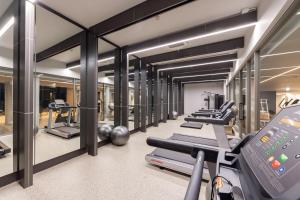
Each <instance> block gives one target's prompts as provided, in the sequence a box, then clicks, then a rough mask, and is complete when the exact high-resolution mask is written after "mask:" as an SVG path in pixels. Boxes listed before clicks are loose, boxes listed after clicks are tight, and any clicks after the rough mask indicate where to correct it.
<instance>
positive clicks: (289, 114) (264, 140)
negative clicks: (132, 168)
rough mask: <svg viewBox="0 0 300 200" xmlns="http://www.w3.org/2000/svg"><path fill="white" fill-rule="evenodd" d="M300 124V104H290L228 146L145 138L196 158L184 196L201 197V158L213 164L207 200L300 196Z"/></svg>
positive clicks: (277, 199) (188, 199)
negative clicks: (237, 141) (255, 131)
mask: <svg viewBox="0 0 300 200" xmlns="http://www.w3.org/2000/svg"><path fill="white" fill-rule="evenodd" d="M299 129H300V105H293V106H289V107H287V108H284V109H282V110H281V111H280V113H278V114H277V115H276V116H275V117H274V119H273V120H272V121H270V122H269V123H268V124H267V125H266V126H265V127H264V128H263V129H261V130H260V131H259V132H258V133H257V134H256V135H248V136H247V137H246V138H244V139H243V140H242V141H241V142H240V143H239V144H238V145H237V146H236V147H235V148H234V149H233V150H231V151H228V150H226V149H220V148H215V147H208V146H204V145H199V144H191V143H187V142H179V141H172V140H162V139H156V138H148V139H147V143H148V144H149V145H151V146H154V147H158V148H163V149H168V150H172V151H178V152H180V153H184V154H187V155H190V156H191V157H193V158H195V159H196V162H195V165H194V169H193V173H192V176H191V179H190V183H189V186H188V189H187V192H186V194H185V198H184V199H185V200H197V199H198V198H199V194H200V188H201V177H202V173H203V168H204V161H210V162H214V163H215V164H216V168H215V174H212V175H211V176H212V177H213V179H212V181H211V183H210V184H208V185H207V188H206V199H213V200H227V199H230V200H254V199H255V200H256V199H257V200H272V199H274V200H296V199H300V192H299V191H300V131H299Z"/></svg>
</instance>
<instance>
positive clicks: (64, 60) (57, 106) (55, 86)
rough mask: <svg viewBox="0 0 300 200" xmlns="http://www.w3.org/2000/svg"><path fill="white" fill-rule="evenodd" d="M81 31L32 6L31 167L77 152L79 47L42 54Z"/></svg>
mask: <svg viewBox="0 0 300 200" xmlns="http://www.w3.org/2000/svg"><path fill="white" fill-rule="evenodd" d="M81 31H82V30H81V29H80V28H78V27H77V26H75V25H73V24H71V23H70V22H68V21H66V20H64V19H62V18H60V17H59V16H57V15H54V14H53V13H50V12H49V11H47V10H45V9H44V8H41V7H39V6H38V5H37V6H36V43H35V50H36V63H35V70H34V71H35V73H34V113H35V115H34V128H35V129H34V130H35V135H34V164H38V163H41V162H44V161H47V160H50V159H53V158H56V157H58V156H61V155H64V154H66V153H69V152H72V151H74V150H77V149H80V46H76V47H74V48H71V49H69V50H67V51H64V52H61V53H59V54H56V55H50V56H46V57H45V56H44V57H43V54H47V51H48V49H49V48H51V47H52V46H54V45H56V44H57V43H59V42H61V41H63V40H65V39H67V38H69V37H71V36H72V35H74V34H76V33H79V32H81ZM45 52H46V53H45Z"/></svg>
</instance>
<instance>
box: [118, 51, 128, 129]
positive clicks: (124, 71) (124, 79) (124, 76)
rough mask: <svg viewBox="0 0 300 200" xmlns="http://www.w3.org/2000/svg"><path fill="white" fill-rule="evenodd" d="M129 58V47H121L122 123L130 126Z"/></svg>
mask: <svg viewBox="0 0 300 200" xmlns="http://www.w3.org/2000/svg"><path fill="white" fill-rule="evenodd" d="M127 62H128V60H127V48H126V47H124V48H122V49H121V65H120V72H121V113H120V114H121V125H122V126H126V127H127V128H129V127H128V112H129V110H128V81H129V79H128V63H127Z"/></svg>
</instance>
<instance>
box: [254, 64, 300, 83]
mask: <svg viewBox="0 0 300 200" xmlns="http://www.w3.org/2000/svg"><path fill="white" fill-rule="evenodd" d="M298 69H300V66H297V67H295V68H294V69H291V70H288V71H286V72H283V73H280V74H277V75H275V76H272V77H271V78H268V79H266V80H263V81H261V82H260V83H265V82H267V81H270V80H273V79H274V78H278V77H281V76H283V75H285V74H288V73H290V72H293V71H296V70H298Z"/></svg>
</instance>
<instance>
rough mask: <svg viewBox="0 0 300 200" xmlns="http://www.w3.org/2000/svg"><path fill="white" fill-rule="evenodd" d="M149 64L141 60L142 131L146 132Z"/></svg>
mask: <svg viewBox="0 0 300 200" xmlns="http://www.w3.org/2000/svg"><path fill="white" fill-rule="evenodd" d="M146 87H147V64H146V63H144V62H143V60H142V61H141V131H142V132H146V129H147V119H146V115H147V94H146V92H147V91H146Z"/></svg>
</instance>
